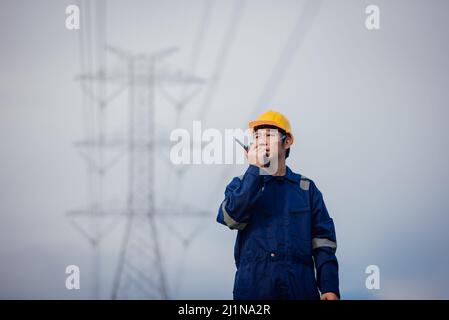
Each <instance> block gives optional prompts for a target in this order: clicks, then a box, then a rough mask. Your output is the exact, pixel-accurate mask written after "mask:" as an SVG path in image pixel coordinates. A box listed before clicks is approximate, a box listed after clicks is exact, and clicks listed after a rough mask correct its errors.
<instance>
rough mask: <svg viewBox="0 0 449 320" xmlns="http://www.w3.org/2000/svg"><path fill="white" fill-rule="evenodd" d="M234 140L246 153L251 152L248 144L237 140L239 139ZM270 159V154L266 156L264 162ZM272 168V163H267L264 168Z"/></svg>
mask: <svg viewBox="0 0 449 320" xmlns="http://www.w3.org/2000/svg"><path fill="white" fill-rule="evenodd" d="M234 140H235V141H236V142H237V143H238V144H239V145H240V146H241V147H242V148H243V149H245V151H246V152H248V150H249V146H247V145H246V144H244V143H243V142H242V141H240V140H239V139H237V138H234ZM268 159H269V157H268V153H267V154H265V158H264V159H263V160H264V162H265V161H266V160H268ZM269 166H270V161H268V162H267V163H265V164H264V165H263V167H264V168H268V167H269Z"/></svg>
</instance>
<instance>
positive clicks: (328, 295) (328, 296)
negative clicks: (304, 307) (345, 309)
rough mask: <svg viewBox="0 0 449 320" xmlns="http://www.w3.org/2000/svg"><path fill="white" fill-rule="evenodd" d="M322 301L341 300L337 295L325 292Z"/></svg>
mask: <svg viewBox="0 0 449 320" xmlns="http://www.w3.org/2000/svg"><path fill="white" fill-rule="evenodd" d="M321 300H339V299H338V296H337V295H336V294H335V293H333V292H325V293H323V294H322V295H321Z"/></svg>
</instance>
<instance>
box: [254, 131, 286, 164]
mask: <svg viewBox="0 0 449 320" xmlns="http://www.w3.org/2000/svg"><path fill="white" fill-rule="evenodd" d="M259 129H277V130H278V131H279V133H280V134H282V135H283V136H284V137H283V138H282V142H284V141H285V139H286V138H287V132H285V130H284V129H281V128H279V127H276V126H273V125H269V124H263V125H260V126H256V127H254V132H256V131H257V130H259ZM289 155H290V147H289V148H288V149H287V150H285V159H287V158H288V156H289Z"/></svg>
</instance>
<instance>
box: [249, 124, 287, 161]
mask: <svg viewBox="0 0 449 320" xmlns="http://www.w3.org/2000/svg"><path fill="white" fill-rule="evenodd" d="M283 142H284V141H283V135H282V134H281V133H280V132H279V130H278V129H275V128H263V129H258V130H256V131H255V132H254V134H253V141H252V143H255V144H256V146H257V147H258V148H264V149H265V150H266V153H267V156H268V158H270V159H273V158H275V157H276V158H278V159H279V158H281V157H283V158H285V150H286V149H285V148H284V143H283Z"/></svg>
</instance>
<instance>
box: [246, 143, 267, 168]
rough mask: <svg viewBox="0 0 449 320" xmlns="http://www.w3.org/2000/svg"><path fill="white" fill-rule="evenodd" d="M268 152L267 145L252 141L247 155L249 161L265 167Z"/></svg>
mask: <svg viewBox="0 0 449 320" xmlns="http://www.w3.org/2000/svg"><path fill="white" fill-rule="evenodd" d="M266 153H267V149H266V146H265V145H256V143H252V144H251V145H250V146H249V149H248V153H247V154H246V157H247V159H248V163H249V164H252V165H253V166H256V167H259V168H263V166H264V164H265V163H264V161H266Z"/></svg>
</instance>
